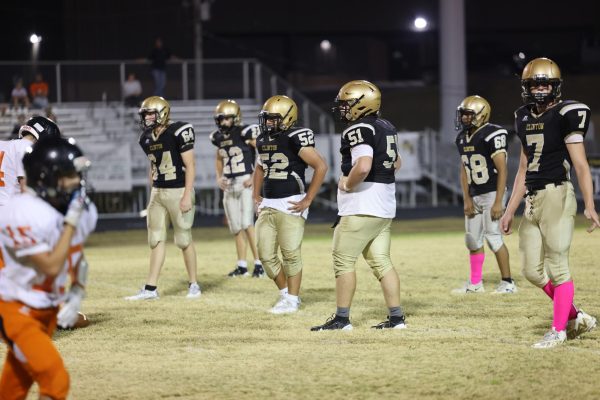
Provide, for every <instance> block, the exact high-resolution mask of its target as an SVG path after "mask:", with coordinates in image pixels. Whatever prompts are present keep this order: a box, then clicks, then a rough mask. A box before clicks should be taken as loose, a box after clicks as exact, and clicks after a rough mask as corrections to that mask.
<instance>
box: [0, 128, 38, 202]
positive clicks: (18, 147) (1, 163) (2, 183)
mask: <svg viewBox="0 0 600 400" xmlns="http://www.w3.org/2000/svg"><path fill="white" fill-rule="evenodd" d="M31 145H32V143H31V142H30V141H29V140H27V139H18V140H10V141H1V142H0V206H3V205H4V204H6V203H7V201H8V199H9V198H10V197H11V196H14V195H15V194H16V193H19V192H20V191H21V187H20V185H19V177H23V176H25V171H24V170H23V155H25V149H27V148H28V147H31Z"/></svg>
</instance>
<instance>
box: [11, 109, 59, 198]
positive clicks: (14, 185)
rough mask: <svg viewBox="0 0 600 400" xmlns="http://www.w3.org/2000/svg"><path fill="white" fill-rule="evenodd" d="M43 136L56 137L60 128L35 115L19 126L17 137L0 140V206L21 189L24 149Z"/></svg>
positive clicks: (50, 121)
mask: <svg viewBox="0 0 600 400" xmlns="http://www.w3.org/2000/svg"><path fill="white" fill-rule="evenodd" d="M45 136H57V137H58V136H60V130H59V129H58V126H57V125H56V124H55V123H54V121H52V120H50V119H48V118H45V117H40V116H36V117H32V118H30V119H29V120H27V122H26V123H25V125H22V126H21V127H20V128H19V139H16V140H10V141H0V207H1V206H2V205H3V204H5V203H6V202H7V201H8V199H9V198H10V197H11V196H13V195H14V194H16V193H19V192H20V191H21V180H22V179H23V177H24V176H25V172H24V171H23V163H22V160H23V155H24V154H25V150H26V149H27V148H28V147H31V146H32V145H33V144H34V143H35V142H37V141H38V140H39V139H40V138H42V137H45Z"/></svg>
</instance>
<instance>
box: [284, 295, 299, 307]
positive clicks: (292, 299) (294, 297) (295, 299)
mask: <svg viewBox="0 0 600 400" xmlns="http://www.w3.org/2000/svg"><path fill="white" fill-rule="evenodd" d="M286 296H287V298H288V300H291V301H293V302H294V303H296V304H298V296H294V295H293V294H289V293H288V294H287V295H286Z"/></svg>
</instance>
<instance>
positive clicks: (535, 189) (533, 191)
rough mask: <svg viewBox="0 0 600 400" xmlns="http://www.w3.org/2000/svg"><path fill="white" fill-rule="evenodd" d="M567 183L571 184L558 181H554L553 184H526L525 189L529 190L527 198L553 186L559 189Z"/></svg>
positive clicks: (526, 194) (526, 193)
mask: <svg viewBox="0 0 600 400" xmlns="http://www.w3.org/2000/svg"><path fill="white" fill-rule="evenodd" d="M566 182H569V181H567V180H558V181H553V182H539V183H531V184H525V188H526V189H527V191H526V192H525V196H530V195H534V194H536V193H537V192H539V191H540V190H546V189H548V188H549V187H552V186H554V187H558V186H560V185H562V184H564V183H566Z"/></svg>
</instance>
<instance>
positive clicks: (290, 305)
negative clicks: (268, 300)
mask: <svg viewBox="0 0 600 400" xmlns="http://www.w3.org/2000/svg"><path fill="white" fill-rule="evenodd" d="M299 307H300V299H298V301H294V300H292V299H289V298H288V297H287V296H281V297H280V298H279V300H278V301H277V303H275V305H274V306H273V308H271V309H270V310H269V312H270V313H271V314H291V313H295V312H296V311H298V308H299Z"/></svg>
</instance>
